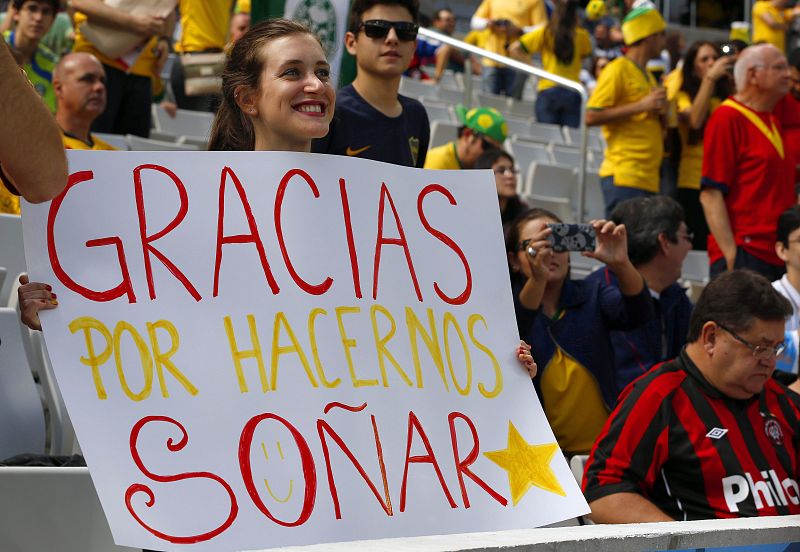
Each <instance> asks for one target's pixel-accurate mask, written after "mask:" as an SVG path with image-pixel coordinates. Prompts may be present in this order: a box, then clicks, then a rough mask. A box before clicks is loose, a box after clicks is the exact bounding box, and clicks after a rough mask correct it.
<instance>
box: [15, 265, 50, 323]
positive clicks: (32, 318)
mask: <svg viewBox="0 0 800 552" xmlns="http://www.w3.org/2000/svg"><path fill="white" fill-rule="evenodd" d="M19 283H20V284H21V285H20V286H19V288H17V298H18V299H19V312H20V319H21V320H22V323H23V324H25V325H26V326H28V327H29V328H30V329H32V330H41V329H42V324H41V323H40V322H39V311H41V310H49V309H54V308H56V307H57V306H58V297H57V296H56V294H55V293H53V288H52V287H50V286H49V285H48V284H43V283H41V282H30V281H29V280H28V275H27V274H21V275H20V277H19Z"/></svg>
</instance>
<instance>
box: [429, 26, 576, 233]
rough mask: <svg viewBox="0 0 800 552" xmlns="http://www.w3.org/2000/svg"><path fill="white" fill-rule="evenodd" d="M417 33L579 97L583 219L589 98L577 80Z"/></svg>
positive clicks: (433, 34)
mask: <svg viewBox="0 0 800 552" xmlns="http://www.w3.org/2000/svg"><path fill="white" fill-rule="evenodd" d="M419 34H421V35H422V36H425V37H428V38H432V39H434V40H438V41H439V42H442V43H444V44H449V45H450V46H453V47H454V48H458V49H459V50H462V51H464V52H469V53H471V54H475V55H476V56H481V57H485V58H487V59H491V60H492V61H496V62H498V63H502V64H503V65H505V66H507V67H511V68H512V69H515V70H517V71H521V72H523V73H527V74H529V75H535V76H537V77H541V78H544V79H547V80H550V81H553V82H554V83H556V84H558V85H560V86H563V87H564V88H569V89H570V90H574V91H575V92H577V93H578V94H580V97H581V112H580V127H579V130H580V137H581V138H580V145H579V148H578V149H579V151H580V163H579V165H578V220H582V219H583V211H584V206H585V204H586V148H587V144H588V136H587V130H586V102H587V101H588V99H589V95H588V93H587V92H586V88H584V87H583V85H582V84H581V83H579V82H575V81H573V80H570V79H565V78H564V77H562V76H559V75H556V74H554V73H549V72H547V71H545V70H544V69H540V68H539V67H534V66H532V65H528V64H527V63H522V62H521V61H517V60H515V59H511V58H510V57H506V56H501V55H500V54H495V53H494V52H490V51H488V50H484V49H483V48H478V47H477V46H473V45H472V44H467V43H466V42H464V41H462V40H458V39H457V38H453V37H452V36H447V35H444V34H442V33H439V32H436V31H432V30H431V29H427V28H425V27H420V29H419Z"/></svg>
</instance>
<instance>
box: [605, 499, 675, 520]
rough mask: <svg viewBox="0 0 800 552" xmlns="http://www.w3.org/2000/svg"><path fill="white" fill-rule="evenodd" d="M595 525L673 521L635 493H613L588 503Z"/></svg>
mask: <svg viewBox="0 0 800 552" xmlns="http://www.w3.org/2000/svg"><path fill="white" fill-rule="evenodd" d="M589 508H591V509H592V513H591V515H590V516H589V517H590V519H591V520H592V521H593V522H595V523H647V522H651V521H675V520H674V519H672V518H671V517H669V516H668V515H667V514H665V513H664V511H663V510H661V508H659V507H658V506H656V505H655V504H653V503H652V502H650V501H649V500H647V499H646V498H645V497H643V496H642V495H640V494H636V493H615V494H610V495H606V496H604V497H602V498H598V499H597V500H593V501H592V502H590V503H589Z"/></svg>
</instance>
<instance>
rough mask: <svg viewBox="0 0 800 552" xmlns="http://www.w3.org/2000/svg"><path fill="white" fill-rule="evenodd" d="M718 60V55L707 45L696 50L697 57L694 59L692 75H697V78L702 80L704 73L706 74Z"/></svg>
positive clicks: (714, 49)
mask: <svg viewBox="0 0 800 552" xmlns="http://www.w3.org/2000/svg"><path fill="white" fill-rule="evenodd" d="M718 58H719V54H718V53H717V49H716V48H714V47H712V46H709V45H708V44H703V45H702V46H700V49H699V50H697V57H696V58H694V73H695V75H697V78H698V79H702V78H703V77H705V76H706V72H708V70H709V69H710V68H711V66H712V65H714V62H715V61H717V59H718Z"/></svg>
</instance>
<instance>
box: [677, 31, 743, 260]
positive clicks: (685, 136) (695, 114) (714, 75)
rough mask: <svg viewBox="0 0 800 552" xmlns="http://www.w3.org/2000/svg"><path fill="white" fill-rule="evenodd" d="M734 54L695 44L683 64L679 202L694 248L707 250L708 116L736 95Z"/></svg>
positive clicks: (706, 43)
mask: <svg viewBox="0 0 800 552" xmlns="http://www.w3.org/2000/svg"><path fill="white" fill-rule="evenodd" d="M734 60H735V57H734V56H733V55H725V56H720V55H719V53H718V50H717V48H716V46H715V45H714V44H712V43H711V42H706V41H699V42H695V43H694V44H692V45H691V46H690V47H689V50H687V52H686V57H685V58H684V62H683V69H682V72H683V84H682V85H681V89H680V91H679V92H678V94H677V96H676V102H677V109H678V132H679V134H680V138H681V157H680V166H679V168H678V192H677V196H676V199H677V200H678V202H679V203H680V204H681V206H682V207H683V210H684V212H685V213H686V224H687V226H689V228H690V229H691V230H692V232H694V239H693V240H692V249H699V250H705V248H706V241H707V239H708V225H707V224H706V218H705V214H704V213H703V207H702V206H701V205H700V176H701V173H702V168H703V131H704V129H705V126H706V122H707V121H708V117H709V116H710V115H711V113H713V112H714V111H715V110H716V109H717V107H719V105H720V104H721V103H722V102H723V100H725V98H727V97H728V95H729V94H730V93H731V92H732V88H733V87H732V82H731V78H730V71H731V70H732V69H733V63H734Z"/></svg>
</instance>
